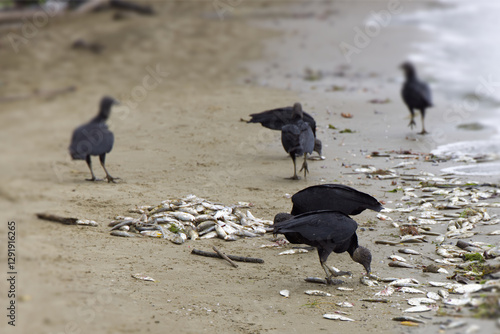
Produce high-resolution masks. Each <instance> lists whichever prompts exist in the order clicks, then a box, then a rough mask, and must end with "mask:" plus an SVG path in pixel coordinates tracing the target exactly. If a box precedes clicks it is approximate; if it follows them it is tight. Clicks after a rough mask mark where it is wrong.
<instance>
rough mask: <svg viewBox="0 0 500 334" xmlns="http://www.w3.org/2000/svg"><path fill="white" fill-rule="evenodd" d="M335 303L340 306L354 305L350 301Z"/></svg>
mask: <svg viewBox="0 0 500 334" xmlns="http://www.w3.org/2000/svg"><path fill="white" fill-rule="evenodd" d="M335 305H337V306H340V307H354V305H353V304H352V303H349V302H340V303H336V304H335Z"/></svg>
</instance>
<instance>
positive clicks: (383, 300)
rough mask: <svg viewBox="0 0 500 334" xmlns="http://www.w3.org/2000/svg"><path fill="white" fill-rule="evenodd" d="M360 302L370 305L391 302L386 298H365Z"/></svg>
mask: <svg viewBox="0 0 500 334" xmlns="http://www.w3.org/2000/svg"><path fill="white" fill-rule="evenodd" d="M360 300H361V301H362V302H370V303H390V300H389V299H386V298H363V299H360Z"/></svg>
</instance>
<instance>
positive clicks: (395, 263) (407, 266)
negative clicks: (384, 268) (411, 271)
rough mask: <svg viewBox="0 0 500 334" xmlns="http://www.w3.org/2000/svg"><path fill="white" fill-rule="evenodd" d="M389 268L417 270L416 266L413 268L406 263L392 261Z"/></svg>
mask: <svg viewBox="0 0 500 334" xmlns="http://www.w3.org/2000/svg"><path fill="white" fill-rule="evenodd" d="M389 267H396V268H415V266H412V265H411V264H409V263H406V262H401V261H391V262H389Z"/></svg>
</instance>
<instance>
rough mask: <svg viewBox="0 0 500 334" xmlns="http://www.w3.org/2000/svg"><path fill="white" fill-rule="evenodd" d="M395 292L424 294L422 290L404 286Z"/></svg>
mask: <svg viewBox="0 0 500 334" xmlns="http://www.w3.org/2000/svg"><path fill="white" fill-rule="evenodd" d="M397 291H399V292H403V293H421V294H425V292H423V291H422V290H419V289H415V288H411V287H406V286H404V287H402V288H398V289H397Z"/></svg>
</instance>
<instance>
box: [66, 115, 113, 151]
mask: <svg viewBox="0 0 500 334" xmlns="http://www.w3.org/2000/svg"><path fill="white" fill-rule="evenodd" d="M113 143H114V136H113V133H112V132H111V131H109V129H108V127H107V126H106V124H104V123H87V124H84V125H82V126H80V127H78V128H76V129H75V131H74V132H73V136H72V138H71V144H70V146H69V152H70V154H71V157H72V158H73V159H85V158H86V156H87V155H101V154H104V153H109V152H111V149H112V148H113Z"/></svg>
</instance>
